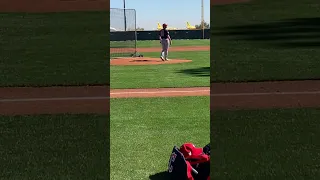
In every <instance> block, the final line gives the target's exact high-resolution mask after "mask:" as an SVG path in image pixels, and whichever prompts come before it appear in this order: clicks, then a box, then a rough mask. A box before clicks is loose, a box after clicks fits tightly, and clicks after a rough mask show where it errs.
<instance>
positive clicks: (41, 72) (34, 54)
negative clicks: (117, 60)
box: [0, 12, 110, 86]
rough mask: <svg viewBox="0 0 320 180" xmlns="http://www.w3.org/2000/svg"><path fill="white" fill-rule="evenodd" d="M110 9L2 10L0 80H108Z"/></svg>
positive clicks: (9, 83) (17, 83)
mask: <svg viewBox="0 0 320 180" xmlns="http://www.w3.org/2000/svg"><path fill="white" fill-rule="evenodd" d="M108 14H109V13H107V12H72V13H71V12H70V13H47V14H22V13H20V14H18V13H0V29H1V41H0V46H1V48H0V72H1V73H0V86H50V85H83V84H108V83H109V64H110V60H109V58H106V57H105V56H106V52H108V51H109V50H108V49H109V46H108V33H107V30H105V29H106V28H108V27H107V26H108V20H109V15H108Z"/></svg>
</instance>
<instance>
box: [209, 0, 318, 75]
mask: <svg viewBox="0 0 320 180" xmlns="http://www.w3.org/2000/svg"><path fill="white" fill-rule="evenodd" d="M211 12H212V13H211V21H212V22H211V26H212V29H211V32H212V38H211V40H212V42H211V49H212V50H213V51H214V53H212V57H211V58H212V59H211V60H212V61H211V67H212V71H211V72H212V73H211V75H212V80H213V81H263V80H295V79H318V78H320V68H317V67H319V66H320V61H319V60H318V57H319V56H320V43H319V40H320V39H319V37H320V34H319V32H320V26H319V21H320V18H319V17H320V16H319V15H320V13H319V12H320V6H319V2H318V1H317V0H306V1H300V0H281V1H269V0H254V1H252V2H249V3H244V4H235V5H225V6H213V7H212V8H211ZM300 18H306V19H300Z"/></svg>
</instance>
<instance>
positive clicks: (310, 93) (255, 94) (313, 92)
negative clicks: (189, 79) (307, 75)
mask: <svg viewBox="0 0 320 180" xmlns="http://www.w3.org/2000/svg"><path fill="white" fill-rule="evenodd" d="M316 94H320V91H301V92H265V93H221V94H211V95H210V96H215V97H222V96H269V95H316Z"/></svg>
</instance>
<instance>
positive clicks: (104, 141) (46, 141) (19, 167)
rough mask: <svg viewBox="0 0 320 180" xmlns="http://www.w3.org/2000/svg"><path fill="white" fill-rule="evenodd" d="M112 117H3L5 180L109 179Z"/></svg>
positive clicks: (1, 173) (0, 154)
mask: <svg viewBox="0 0 320 180" xmlns="http://www.w3.org/2000/svg"><path fill="white" fill-rule="evenodd" d="M108 118H109V116H98V115H43V116H15V117H12V116H11V117H5V116H0V132H1V142H0V147H1V148H0V162H1V163H0V177H1V179H7V180H17V179H109V177H110V175H109V171H108V168H109V167H108V162H109V142H108V141H109V135H108V134H109V132H108V127H109V121H108Z"/></svg>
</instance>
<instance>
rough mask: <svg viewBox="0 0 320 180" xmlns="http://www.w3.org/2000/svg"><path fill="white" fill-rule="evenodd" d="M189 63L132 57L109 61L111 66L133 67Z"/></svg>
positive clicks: (176, 60) (179, 60)
mask: <svg viewBox="0 0 320 180" xmlns="http://www.w3.org/2000/svg"><path fill="white" fill-rule="evenodd" d="M186 62H191V60H183V59H169V61H162V60H161V59H160V58H150V57H133V58H131V57H130V58H116V59H112V60H111V63H110V64H111V65H112V66H134V65H156V64H178V63H186Z"/></svg>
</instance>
